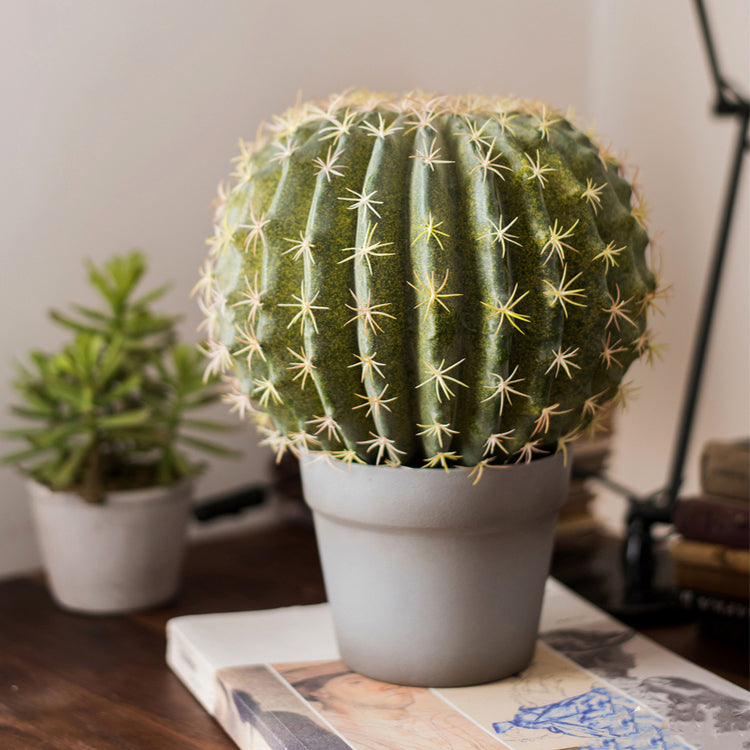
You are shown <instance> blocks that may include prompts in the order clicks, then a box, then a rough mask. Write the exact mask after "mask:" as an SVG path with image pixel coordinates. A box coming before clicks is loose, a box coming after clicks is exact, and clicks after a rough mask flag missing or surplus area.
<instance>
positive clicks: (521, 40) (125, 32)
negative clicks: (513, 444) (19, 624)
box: [0, 0, 750, 575]
mask: <svg viewBox="0 0 750 750" xmlns="http://www.w3.org/2000/svg"><path fill="white" fill-rule="evenodd" d="M713 5H716V6H719V7H716V8H711V10H712V11H713V14H712V15H713V17H714V20H715V22H716V26H717V32H718V31H719V28H721V34H720V35H719V40H720V42H721V43H722V45H721V46H722V51H726V54H725V56H724V59H725V62H726V67H727V69H728V70H730V69H731V70H732V72H733V74H734V77H735V78H738V79H740V81H741V82H742V83H743V85H744V88H745V90H748V89H750V85H748V84H749V83H750V81H749V80H748V79H749V78H750V76H749V75H748V58H747V44H746V41H747V38H748V34H749V33H750V17H749V15H750V14H749V11H748V5H747V4H746V3H745V2H744V0H721V2H716V3H713ZM351 85H360V86H366V87H369V88H376V89H392V90H408V89H411V88H417V87H420V88H424V89H438V90H442V91H446V92H460V91H465V90H477V91H481V92H485V93H513V94H518V95H521V96H527V97H538V98H542V99H546V100H548V101H549V102H550V103H552V104H553V105H555V106H558V107H560V108H563V109H565V108H566V107H567V105H568V104H574V105H575V107H576V109H577V111H578V112H579V113H580V114H581V116H582V117H584V116H585V117H586V119H587V120H588V119H591V118H594V117H595V118H596V122H597V129H598V130H599V131H600V132H606V133H607V134H608V135H610V136H611V137H612V139H613V141H615V142H616V143H617V144H618V145H622V146H625V147H627V149H628V152H629V156H630V159H631V161H634V162H637V163H639V164H640V165H641V168H642V170H641V174H642V182H643V184H644V188H645V190H646V191H647V194H648V195H649V196H650V202H651V205H652V208H653V223H654V225H655V226H657V227H659V228H660V229H662V230H663V232H664V237H663V240H662V246H663V248H664V276H665V277H666V278H668V279H669V280H670V281H672V282H673V284H674V298H673V300H672V303H671V304H670V305H669V307H668V308H667V314H666V316H665V317H664V319H663V320H661V321H659V325H658V327H659V330H660V331H661V337H662V339H663V340H665V341H668V342H669V343H670V349H669V351H668V353H667V354H666V355H665V359H664V362H663V363H662V364H661V365H660V366H659V367H658V368H655V369H653V370H648V371H645V372H641V371H638V372H637V373H636V372H634V376H635V377H636V378H637V381H638V383H639V384H640V385H641V386H642V390H641V396H640V399H639V401H638V402H636V404H635V405H634V406H633V407H632V409H631V411H630V412H629V413H628V414H627V415H625V416H624V417H623V418H622V420H621V424H620V432H619V438H618V453H617V458H616V461H615V465H614V471H615V474H616V475H618V476H619V477H620V478H622V479H623V480H627V481H628V482H630V483H634V484H635V485H636V486H638V487H639V488H643V489H652V488H653V485H654V484H655V483H656V484H658V483H659V482H660V481H661V479H662V478H663V476H664V474H665V462H666V460H667V458H668V456H669V451H670V447H671V438H672V434H673V422H674V419H675V414H676V412H677V408H678V400H679V395H680V392H681V389H682V380H683V375H682V372H683V370H684V367H685V361H686V358H687V349H688V342H689V338H690V335H691V332H692V328H693V322H694V317H695V307H696V303H695V297H696V295H698V294H699V293H700V290H701V286H702V284H701V279H702V275H703V273H704V267H705V263H706V257H707V248H708V247H709V246H710V245H711V242H712V240H713V237H714V234H715V229H714V228H715V226H716V211H717V204H718V200H719V196H720V192H721V189H722V185H723V175H724V172H725V165H726V163H727V149H728V147H729V142H730V141H731V135H732V134H731V133H730V132H728V129H727V127H726V126H721V125H717V124H716V123H715V122H714V121H713V120H711V119H710V118H709V116H708V105H707V102H708V100H709V95H710V89H709V86H708V79H707V76H706V68H705V64H704V59H703V50H702V48H701V47H700V42H699V39H698V35H697V32H696V24H695V18H694V14H693V9H692V4H691V3H688V2H686V1H683V0H662V1H661V2H658V3H653V2H648V0H637V1H634V0H627V1H626V0H569V1H568V2H564V3H563V2H556V1H555V0H546V1H545V0H526V2H517V1H515V0H495V1H494V2H490V1H486V2H482V1H480V0H464V2H461V3H454V2H447V1H446V0H433V1H432V2H429V1H425V2H418V1H417V0H398V1H396V0H381V2H379V3H378V4H377V12H376V11H375V10H374V8H373V6H372V5H371V4H367V3H357V2H343V0H317V1H316V2H315V3H292V2H285V3H282V2H265V1H262V0H252V1H251V0H246V1H245V2H240V0H217V1H216V2H212V3H205V2H197V0H161V1H160V2H146V1H145V0H130V2H127V3H120V2H115V1H114V0H106V1H104V0H99V1H98V2H94V1H93V0H68V1H66V2H63V1H62V0H59V1H57V2H55V1H53V0H24V1H23V2H20V1H17V2H11V3H8V4H6V6H5V7H4V13H3V25H2V29H0V91H1V92H2V102H3V112H4V117H3V118H1V119H0V164H2V172H1V173H0V174H2V178H1V179H0V252H1V253H2V255H1V256H0V257H1V258H2V266H1V272H0V283H2V294H0V315H1V316H2V320H3V325H2V328H1V329H0V350H1V351H2V352H3V353H4V356H3V357H1V358H0V426H2V427H7V426H10V425H11V424H12V420H11V419H10V418H9V417H8V411H7V406H8V404H9V403H10V401H11V399H12V393H11V390H10V387H9V381H10V379H11V377H12V374H13V371H12V366H11V361H12V359H13V358H23V357H24V356H25V354H26V352H27V350H28V349H29V348H30V347H32V346H35V347H42V348H44V347H52V346H55V345H56V344H57V342H58V341H59V340H60V338H59V336H60V334H59V333H58V332H57V331H56V330H55V329H54V328H53V326H52V325H51V324H50V322H49V321H48V319H47V317H46V310H47V309H48V308H49V307H61V306H64V305H65V304H66V303H67V302H68V301H71V300H75V301H79V302H88V301H92V300H93V297H92V295H91V293H90V292H89V290H88V289H87V287H86V284H85V281H84V272H83V265H82V261H83V259H84V258H92V259H95V260H103V259H105V258H106V257H108V256H109V255H111V254H112V253H114V252H123V251H125V250H127V249H129V248H131V247H134V246H139V247H141V248H142V249H143V250H145V251H146V252H147V253H148V255H149V257H150V259H151V275H150V277H151V284H152V285H154V286H156V285H158V284H160V283H162V282H164V281H167V280H169V281H172V282H173V284H174V288H173V291H172V292H171V294H170V296H169V297H168V298H167V299H166V301H165V303H164V307H165V309H168V310H169V311H175V312H182V313H184V315H185V321H184V326H183V331H184V334H185V336H186V337H188V338H191V339H195V338H196V334H195V333H194V331H195V328H196V325H197V324H198V322H199V316H198V313H197V310H196V308H195V305H194V304H193V302H192V301H191V300H189V299H188V294H189V291H190V289H191V288H192V286H193V284H194V283H195V281H196V279H197V273H198V268H199V266H200V265H201V263H202V259H203V256H204V254H205V251H206V249H205V245H204V243H203V239H204V238H205V237H207V236H208V235H209V234H210V232H211V211H210V208H209V204H210V203H211V201H212V199H213V197H214V194H215V186H216V184H217V183H218V182H219V180H220V179H222V178H223V177H224V176H225V175H226V174H228V172H229V160H230V158H231V157H232V156H233V155H234V153H235V151H236V143H237V139H238V137H239V136H244V137H246V138H250V137H252V135H253V133H254V132H255V129H256V126H257V124H258V122H259V121H260V120H261V119H263V118H264V117H267V116H269V115H271V114H273V113H276V112H278V111H280V110H282V109H284V108H285V107H286V106H288V105H290V104H291V103H293V101H294V99H295V98H296V96H297V92H298V91H300V90H301V91H302V93H303V95H304V96H305V97H314V96H323V95H326V94H328V93H331V92H333V91H336V90H339V89H343V88H346V87H348V86H351ZM747 195H748V193H747V188H746V187H745V189H744V190H743V193H742V196H741V199H742V203H743V211H744V215H743V216H742V217H741V218H740V221H739V222H738V225H737V226H736V227H735V232H734V235H733V243H732V248H731V253H730V261H729V268H728V274H727V276H728V277H729V279H728V284H727V285H726V288H725V289H724V290H723V291H724V299H723V301H722V307H721V310H720V317H719V320H718V321H717V340H716V342H715V346H714V348H713V350H712V353H711V357H712V360H711V366H710V371H709V374H708V379H707V388H706V393H707V395H706V398H705V399H704V402H703V403H702V405H701V412H700V418H699V422H698V426H697V439H696V443H699V442H700V440H701V439H702V438H703V437H708V436H716V435H734V434H738V433H742V432H747V431H748V397H747V385H748V353H747V350H748V343H747V342H748V308H747V282H748V268H747V253H746V250H747V245H748V223H747V214H748V212H747V202H748V201H747ZM219 413H220V414H223V413H224V412H223V410H219ZM234 442H235V444H236V445H237V446H243V447H245V448H246V449H247V453H246V459H245V460H244V461H242V462H225V463H222V464H221V465H218V466H216V467H214V469H213V470H212V471H211V472H210V473H209V474H208V475H207V476H206V477H205V479H204V480H203V482H202V484H201V486H200V494H201V495H204V496H205V495H207V494H212V493H214V492H218V491H222V490H225V489H228V488H231V487H235V486H238V485H242V484H245V483H247V482H252V481H256V480H262V479H263V478H264V476H265V474H266V472H267V467H268V460H269V457H268V454H267V453H265V452H264V451H263V450H260V449H258V448H257V447H255V438H254V436H253V435H252V433H251V432H250V431H249V430H246V429H243V430H241V431H240V432H238V434H237V435H236V436H235V438H234ZM690 481H691V482H694V472H692V471H691V477H690ZM0 482H1V486H2V497H1V498H0V575H7V574H11V573H12V572H14V571H18V570H23V569H27V568H30V567H33V566H34V565H36V564H37V562H38V559H37V552H36V548H35V545H34V541H33V535H32V532H31V527H30V522H29V518H28V513H27V509H26V505H25V499H24V495H23V487H22V482H21V480H20V478H19V477H18V476H17V475H16V473H15V472H13V471H12V470H10V469H7V468H2V469H0ZM602 512H603V513H604V514H606V515H607V516H608V517H609V518H610V519H611V521H612V523H613V524H614V525H615V526H617V525H618V523H619V518H620V515H621V513H622V503H621V502H620V501H619V500H614V499H612V500H609V501H607V502H605V503H603V504H602Z"/></svg>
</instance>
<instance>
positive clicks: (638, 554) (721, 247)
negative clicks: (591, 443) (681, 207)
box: [602, 0, 750, 620]
mask: <svg viewBox="0 0 750 750" xmlns="http://www.w3.org/2000/svg"><path fill="white" fill-rule="evenodd" d="M695 6H696V9H697V11H698V18H699V21H700V25H701V30H702V33H703V38H704V41H705V45H706V50H707V52H708V59H709V63H710V66H711V73H712V77H713V80H714V84H715V86H716V102H715V104H714V107H713V112H714V114H715V115H717V116H720V117H735V118H737V120H738V121H739V129H738V131H737V142H736V146H735V150H734V157H733V160H732V162H731V173H730V176H729V183H728V185H727V188H726V193H725V198H724V204H723V209H722V214H721V224H720V227H719V233H718V237H717V240H716V246H715V249H714V253H713V258H712V260H711V267H710V273H709V277H708V282H707V286H706V289H705V292H704V298H703V304H702V308H701V313H700V317H699V319H698V328H697V331H696V335H695V340H694V345H693V347H694V348H693V355H692V360H691V364H690V369H689V374H688V381H687V388H686V391H685V396H684V400H683V404H682V413H681V417H680V422H679V427H678V430H677V437H676V441H675V448H674V455H673V457H672V467H671V471H670V475H669V480H668V484H667V485H666V487H664V488H663V489H659V490H657V491H656V492H652V493H650V494H649V495H646V496H638V495H635V494H634V493H632V492H630V491H628V490H627V488H625V487H623V486H622V485H620V484H618V483H617V482H614V481H612V480H611V479H609V478H607V477H604V478H602V482H603V483H604V484H605V485H607V486H609V487H610V488H611V489H613V490H615V491H616V492H618V493H620V494H623V495H625V496H626V497H627V498H628V513H627V522H626V524H627V533H626V539H625V545H624V550H623V558H624V559H623V566H624V587H625V591H624V592H623V600H622V601H621V602H619V601H618V602H616V603H613V606H610V607H607V608H609V609H610V610H611V611H613V612H614V613H615V614H617V615H618V616H619V617H621V618H623V619H626V620H627V619H636V618H638V619H641V618H642V617H643V616H648V615H649V614H654V613H659V612H663V610H664V607H665V605H668V604H669V602H670V600H672V601H673V598H672V596H671V592H668V591H664V590H660V589H658V588H656V587H655V585H654V575H655V556H654V549H653V539H652V536H651V532H652V527H653V525H654V524H655V523H665V524H668V523H671V522H672V514H673V510H674V506H675V503H676V501H677V495H678V493H679V491H680V487H681V485H682V481H683V468H684V465H685V456H686V454H687V449H688V445H689V442H690V434H691V431H692V427H693V419H694V416H695V408H696V404H697V401H698V393H699V390H700V385H701V378H702V375H703V367H704V363H705V359H706V351H707V348H708V343H709V339H710V334H711V324H712V321H713V315H714V308H715V306H716V299H717V296H718V290H719V282H720V279H721V273H722V267H723V264H724V258H725V255H726V249H727V243H728V239H729V230H730V227H731V223H732V218H733V215H734V209H735V204H736V199H737V192H738V186H739V181H740V173H741V170H742V164H743V156H744V154H745V151H746V150H747V149H748V148H749V147H750V143H748V123H749V122H750V101H749V100H748V99H747V98H745V97H744V96H742V95H740V94H739V93H738V91H737V90H736V89H735V88H734V87H733V86H732V85H730V84H729V83H728V82H727V81H726V79H725V78H724V77H723V76H722V74H721V70H720V69H719V64H718V60H717V57H716V51H715V48H714V44H713V39H712V36H711V30H710V27H709V23H708V17H707V15H706V9H705V7H704V3H703V0H695Z"/></svg>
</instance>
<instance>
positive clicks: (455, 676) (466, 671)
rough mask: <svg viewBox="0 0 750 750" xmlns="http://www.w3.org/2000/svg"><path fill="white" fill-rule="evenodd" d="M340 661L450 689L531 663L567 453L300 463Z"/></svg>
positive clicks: (373, 673) (393, 678) (392, 678)
mask: <svg viewBox="0 0 750 750" xmlns="http://www.w3.org/2000/svg"><path fill="white" fill-rule="evenodd" d="M301 470H302V483H303V488H304V493H305V499H306V500H307V503H308V504H309V505H310V507H311V508H312V510H313V517H314V521H315V530H316V534H317V538H318V545H319V549H320V556H321V562H322V566H323V574H324V578H325V585H326V592H327V595H328V599H329V601H330V604H331V611H332V614H333V620H334V625H335V628H336V634H337V639H338V644H339V649H340V651H341V655H342V658H343V659H344V661H345V662H346V663H347V664H348V665H349V667H350V668H352V669H354V670H355V671H357V672H360V673H361V674H365V675H367V676H369V677H373V678H375V679H379V680H383V681H385V682H395V683H400V684H406V685H422V686H432V687H448V686H461V685H472V684H479V683H483V682H490V681H493V680H498V679H501V678H503V677H507V676H509V675H512V674H514V673H516V672H519V671H520V670H522V669H524V668H525V667H526V666H528V664H529V662H530V661H531V658H532V655H533V651H534V645H535V643H536V639H537V632H538V627H539V616H540V613H541V603H542V596H543V593H544V584H545V581H546V578H547V575H548V572H549V564H550V559H551V555H552V546H553V539H554V530H555V522H556V520H557V513H558V510H559V509H560V507H561V506H562V504H563V503H564V502H565V499H566V497H567V489H568V480H569V467H566V466H565V464H564V461H563V457H562V455H557V456H551V457H548V458H543V459H540V460H536V461H533V462H531V463H529V464H514V465H509V466H504V467H502V468H497V469H492V470H487V471H485V473H484V476H483V477H482V479H481V481H479V482H478V483H477V484H472V480H471V479H470V478H469V477H468V473H469V470H468V469H463V468H458V469H451V471H450V472H445V471H444V470H442V469H409V468H403V467H399V468H395V467H388V466H363V465H356V464H354V465H346V464H341V463H339V462H335V461H331V462H325V461H321V460H319V459H318V460H315V457H314V456H303V457H302V461H301Z"/></svg>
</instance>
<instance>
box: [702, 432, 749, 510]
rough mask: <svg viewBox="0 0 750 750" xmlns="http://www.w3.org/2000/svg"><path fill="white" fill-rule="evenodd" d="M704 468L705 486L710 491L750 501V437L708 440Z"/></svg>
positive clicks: (704, 453) (703, 485) (706, 491)
mask: <svg viewBox="0 0 750 750" xmlns="http://www.w3.org/2000/svg"><path fill="white" fill-rule="evenodd" d="M700 470H701V486H702V487H703V491H704V492H705V493H706V494H707V495H726V496H727V497H734V498H737V499H739V500H745V501H746V502H748V501H750V438H748V439H743V440H711V441H709V442H707V443H706V444H705V445H704V446H703V452H702V454H701V466H700Z"/></svg>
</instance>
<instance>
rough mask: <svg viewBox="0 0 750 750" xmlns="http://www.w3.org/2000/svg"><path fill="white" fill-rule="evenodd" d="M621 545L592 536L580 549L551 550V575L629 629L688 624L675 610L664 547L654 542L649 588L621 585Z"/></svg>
mask: <svg viewBox="0 0 750 750" xmlns="http://www.w3.org/2000/svg"><path fill="white" fill-rule="evenodd" d="M624 544H625V543H624V542H623V541H622V540H619V539H615V538H614V537H611V536H605V535H598V536H596V537H595V538H593V539H591V540H590V541H589V543H587V544H586V545H585V546H580V547H577V548H574V549H572V548H564V547H563V548H559V549H556V550H555V554H554V557H553V560H552V569H551V574H552V575H553V576H554V577H555V578H557V580H559V581H560V582H561V583H563V584H565V585H566V586H568V587H569V588H571V589H572V590H573V591H575V592H576V593H577V594H580V595H581V596H582V597H584V598H585V599H588V600H589V601H590V602H592V603H593V604H595V605H596V606H597V607H599V608H601V609H603V610H604V611H606V612H608V613H609V614H611V615H612V616H613V617H616V618H617V619H618V620H621V621H622V622H624V623H626V624H628V625H631V626H632V627H644V626H651V625H654V626H659V625H674V624H677V623H681V622H686V621H688V620H691V619H693V615H691V613H690V612H688V611H686V610H685V609H684V608H683V607H682V606H681V604H680V602H679V598H678V593H677V591H676V589H675V588H674V586H673V585H672V565H671V560H670V558H669V553H668V551H667V549H666V544H665V543H663V542H658V541H657V542H654V544H653V548H652V552H653V555H652V559H651V567H652V572H653V576H652V580H651V584H650V585H642V586H639V585H638V583H637V581H636V582H634V581H632V580H630V581H628V580H627V578H628V576H626V566H625V564H624V559H625V556H626V552H627V551H626V550H624V549H623V546H624Z"/></svg>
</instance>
